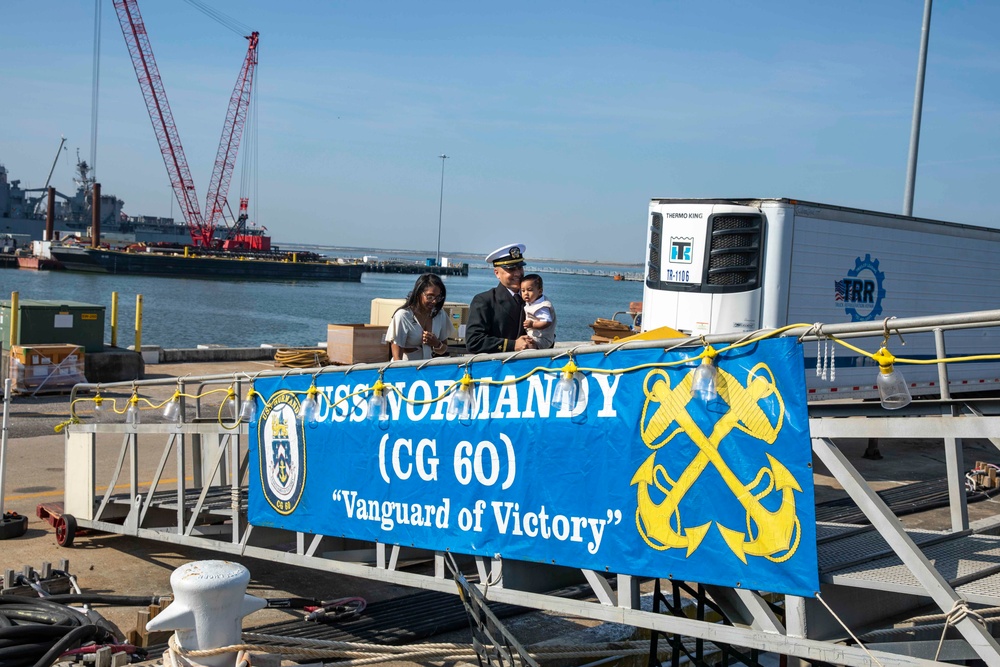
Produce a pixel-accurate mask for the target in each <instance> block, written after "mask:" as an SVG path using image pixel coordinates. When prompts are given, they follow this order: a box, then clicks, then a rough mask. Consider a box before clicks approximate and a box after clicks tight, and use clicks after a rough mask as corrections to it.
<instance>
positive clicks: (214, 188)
mask: <svg viewBox="0 0 1000 667" xmlns="http://www.w3.org/2000/svg"><path fill="white" fill-rule="evenodd" d="M259 37H260V33H258V32H256V31H254V32H252V33H251V34H250V35H249V36H248V37H247V38H246V39H247V40H249V42H250V43H249V45H248V46H247V55H246V58H245V59H244V60H243V67H242V68H241V69H240V74H239V76H238V77H237V79H236V85H235V86H234V87H233V94H232V96H231V97H230V98H229V110H228V111H227V112H226V121H225V123H223V125H222V137H221V138H220V139H219V150H218V152H217V153H216V156H215V167H214V168H213V169H212V179H211V181H210V182H209V185H208V197H207V198H206V200H205V216H206V218H207V219H206V224H207V226H208V227H209V228H211V229H215V227H216V225H217V224H218V221H219V218H220V216H221V215H222V210H223V207H225V205H226V197H227V196H228V195H229V184H230V182H231V181H232V178H233V168H234V167H235V166H236V154H237V152H238V151H239V148H240V140H241V139H242V138H243V127H244V126H245V125H246V120H247V112H248V111H249V109H250V95H251V92H252V90H253V75H254V71H255V69H256V67H257V41H258V39H259Z"/></svg>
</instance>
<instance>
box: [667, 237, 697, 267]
mask: <svg viewBox="0 0 1000 667" xmlns="http://www.w3.org/2000/svg"><path fill="white" fill-rule="evenodd" d="M693 247H694V237H688V238H681V237H676V236H671V237H670V261H671V262H675V263H678V264H690V263H691V248H693Z"/></svg>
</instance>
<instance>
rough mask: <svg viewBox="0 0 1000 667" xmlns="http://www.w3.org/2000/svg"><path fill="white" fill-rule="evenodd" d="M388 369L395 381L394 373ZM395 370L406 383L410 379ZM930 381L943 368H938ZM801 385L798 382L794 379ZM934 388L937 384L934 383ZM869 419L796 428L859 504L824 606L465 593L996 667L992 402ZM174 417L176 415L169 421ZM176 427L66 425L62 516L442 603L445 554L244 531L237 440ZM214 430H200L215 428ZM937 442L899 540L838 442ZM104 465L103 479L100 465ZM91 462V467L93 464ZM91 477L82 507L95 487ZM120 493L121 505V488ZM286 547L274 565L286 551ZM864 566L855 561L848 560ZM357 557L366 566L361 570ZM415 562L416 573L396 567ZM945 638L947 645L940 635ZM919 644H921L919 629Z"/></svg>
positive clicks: (824, 420) (748, 637)
mask: <svg viewBox="0 0 1000 667" xmlns="http://www.w3.org/2000/svg"><path fill="white" fill-rule="evenodd" d="M998 325H1000V311H982V312H977V313H964V314H959V315H946V316H940V317H921V318H909V319H898V320H891V321H886V322H859V323H851V324H836V325H812V326H809V327H801V328H797V329H790V330H788V331H785V332H783V334H782V335H785V336H796V337H799V338H800V339H801V340H802V341H804V342H810V341H815V340H817V339H823V338H826V337H829V336H836V337H838V338H844V339H851V340H858V339H863V338H866V337H875V338H877V337H880V336H886V335H887V334H892V335H896V334H897V333H899V334H903V335H905V336H915V335H920V334H927V335H932V336H935V337H936V339H938V340H940V341H941V347H940V349H943V341H944V338H945V337H946V335H947V334H948V332H951V331H954V330H962V329H968V328H988V327H996V326H998ZM741 338H744V339H745V338H747V336H743V337H739V338H738V337H735V336H706V337H705V338H697V339H683V340H681V339H678V340H671V341H669V345H671V346H676V345H680V346H683V345H702V344H704V343H706V342H707V343H711V344H721V343H727V342H734V341H737V340H740V339H741ZM663 346H664V341H636V342H628V341H624V342H621V343H618V344H617V345H613V346H608V345H603V346H592V345H581V346H579V347H578V348H574V350H573V352H574V353H578V354H584V353H588V352H600V353H611V352H612V351H614V350H616V349H621V348H627V349H635V348H662V347H663ZM567 353H568V352H567V350H555V351H526V352H523V353H516V354H514V355H493V356H488V357H487V356H477V357H476V358H475V359H476V360H477V361H478V360H484V359H512V358H539V359H542V358H545V359H557V358H559V357H560V356H563V355H566V354H567ZM469 362H470V359H469V358H467V357H466V358H458V359H449V358H441V359H435V360H431V361H428V362H423V363H424V364H425V365H453V364H459V365H461V364H468V363H469ZM391 365H392V366H402V365H404V364H402V363H393V364H391ZM406 365H416V364H413V363H410V364H406ZM385 367H386V366H385V365H357V366H352V367H327V368H324V369H292V370H287V371H284V372H282V371H265V372H262V373H259V374H256V375H254V376H252V377H251V376H249V375H246V374H235V375H233V374H230V375H208V376H202V377H185V378H179V379H158V380H148V381H141V382H134V383H133V382H129V383H119V384H102V385H100V386H98V385H78V386H77V387H76V388H75V389H74V394H73V399H74V405H76V404H77V401H76V399H78V398H81V397H82V396H83V395H84V394H83V393H82V392H94V391H100V392H104V393H105V394H108V393H111V392H116V391H118V392H125V393H126V394H127V393H132V394H135V393H138V392H141V393H143V394H146V393H148V394H149V395H150V396H153V395H156V394H157V393H159V395H160V396H161V397H164V396H166V397H169V396H170V395H171V391H173V392H176V393H178V394H180V395H181V398H182V402H185V401H184V400H183V398H184V397H183V395H184V394H187V393H188V391H187V390H188V389H189V388H192V387H200V388H201V389H199V390H197V392H196V393H197V394H198V395H200V394H202V393H203V389H204V388H206V387H217V388H222V387H225V388H226V391H227V396H228V389H229V388H230V387H232V389H233V392H234V393H236V394H237V395H238V396H242V395H243V390H244V389H245V387H246V385H247V384H248V383H249V381H250V380H252V379H259V378H261V377H271V376H287V375H292V374H301V375H316V374H317V373H323V374H326V373H349V372H353V371H354V370H359V369H360V370H365V369H375V368H385ZM942 367H943V364H942ZM808 370H809V369H807V372H808ZM943 386H945V387H947V386H948V385H947V382H946V381H945V382H944V385H943ZM876 405H877V404H873V403H859V402H845V403H844V404H839V405H834V404H830V403H823V404H820V405H816V406H812V407H811V408H810V410H811V414H810V420H809V427H810V431H811V437H812V447H813V453H814V455H815V459H816V460H818V461H820V462H822V463H823V465H825V466H826V468H827V469H828V470H829V471H830V473H831V474H832V475H833V477H834V478H835V479H836V481H837V482H838V483H839V484H840V485H841V487H842V488H843V489H844V490H845V491H846V492H847V494H848V495H849V496H850V497H851V498H852V499H853V500H854V501H855V502H856V503H857V504H858V506H859V507H860V509H861V510H862V511H863V512H864V514H865V516H866V517H867V518H868V520H869V521H870V523H871V526H870V527H865V526H856V525H841V524H828V525H820V526H818V531H817V532H818V551H819V560H820V565H821V570H820V572H821V576H820V580H821V596H817V597H816V598H802V597H796V596H791V595H787V596H784V600H783V609H784V615H783V617H781V616H779V615H776V614H775V613H774V611H773V607H772V606H771V605H769V604H767V602H766V601H765V600H764V599H763V597H762V596H761V595H760V594H759V593H758V592H756V591H751V590H745V589H742V588H724V587H720V586H705V589H706V590H707V591H708V593H709V594H710V595H711V597H712V598H713V599H714V601H715V602H716V603H717V604H718V605H719V606H720V607H722V608H725V609H726V610H727V615H728V618H729V621H730V622H731V623H732V625H725V624H719V623H714V622H709V621H706V620H705V619H704V618H695V619H691V618H686V617H678V616H666V615H662V614H655V613H653V612H651V611H645V610H643V609H642V608H641V605H640V583H641V582H640V578H638V577H635V576H629V575H624V574H616V573H606V572H596V571H592V570H582V571H580V572H579V576H580V577H581V578H582V579H583V580H585V581H586V582H587V583H588V584H589V585H590V586H591V588H592V591H593V595H594V598H595V599H594V600H577V599H567V598H563V597H559V596H555V595H550V594H548V593H547V592H545V591H547V590H552V589H554V588H558V587H559V582H558V581H557V579H556V578H555V577H556V576H557V575H556V573H555V571H553V570H551V569H546V568H544V566H540V565H538V564H525V563H519V562H517V561H511V560H509V559H505V558H504V557H503V554H497V556H496V557H495V558H492V559H491V558H486V557H480V556H477V557H471V558H469V559H467V560H466V561H465V562H466V563H467V564H468V566H469V567H471V568H472V571H474V573H475V574H477V575H478V577H479V580H480V581H483V582H485V581H489V582H490V586H489V590H488V595H489V599H491V600H496V601H499V602H504V603H510V604H516V605H520V606H524V607H530V608H535V609H543V610H548V611H551V612H554V613H562V614H570V615H574V616H578V617H582V618H588V619H593V620H597V621H605V622H616V623H623V624H627V625H632V626H636V627H640V628H646V629H649V630H653V631H657V632H661V633H666V634H674V635H684V636H689V637H694V638H699V639H703V640H707V641H710V642H715V643H718V644H730V645H735V646H740V647H747V648H752V649H757V650H760V651H766V652H774V653H779V654H783V655H787V656H791V657H793V658H799V659H801V660H804V661H811V662H826V663H831V664H845V665H869V664H872V661H873V659H877V661H878V662H879V663H881V664H882V665H886V666H889V665H913V666H916V665H930V664H940V663H937V662H936V659H945V658H947V659H959V658H961V659H971V658H978V659H981V660H983V661H984V662H985V663H986V664H989V665H997V666H998V667H1000V645H998V643H997V641H996V640H995V639H994V637H993V633H994V632H995V631H996V630H997V626H996V624H997V622H998V621H1000V616H998V617H987V618H985V619H981V621H979V620H976V618H975V614H974V613H972V614H969V613H967V612H968V611H973V610H974V609H975V608H982V607H1000V565H998V563H1000V537H997V536H994V535H992V534H991V532H992V531H994V530H997V529H998V527H1000V514H998V515H995V516H992V517H991V518H990V519H989V520H986V521H981V522H978V523H977V524H976V525H974V526H973V527H972V528H971V529H970V524H969V521H968V514H967V509H966V507H965V495H964V493H962V488H963V487H962V484H963V482H964V463H963V459H962V449H961V439H963V438H986V439H992V440H991V441H993V442H994V444H995V443H996V442H997V441H1000V416H997V414H998V413H1000V410H998V409H996V403H995V402H993V401H991V400H990V399H985V400H981V399H964V400H959V399H956V398H954V397H952V398H947V397H945V398H944V399H940V398H939V399H935V400H924V401H915V402H914V403H913V404H911V405H910V406H909V407H907V408H905V409H903V410H900V411H898V412H895V413H890V412H886V411H882V410H879V409H877V408H876V407H875V406H876ZM183 408H184V410H182V414H184V412H185V411H186V410H187V409H188V408H189V406H188V405H187V404H185V405H183ZM190 412H191V414H190V415H187V414H185V417H187V419H185V420H184V421H182V422H181V423H179V424H172V423H138V424H121V423H117V424H109V423H98V422H95V421H93V420H91V419H89V418H88V415H87V412H86V411H85V410H81V411H80V415H81V416H82V417H83V420H82V421H81V422H80V423H74V424H71V425H70V426H68V427H67V428H66V436H65V451H66V462H65V463H66V466H65V467H66V470H67V475H66V487H65V493H66V495H65V502H64V510H65V512H66V513H67V514H69V515H72V516H73V517H75V520H76V521H75V523H76V524H77V525H78V526H79V527H81V528H88V529H94V530H100V531H106V532H110V533H119V534H125V535H132V536H135V537H139V538H143V539H152V540H158V541H162V542H167V543H172V544H177V545H183V546H192V547H198V548H203V549H211V550H215V551H218V552H220V553H224V554H228V555H230V556H232V557H234V558H239V557H242V556H249V557H254V558H264V559H268V560H273V561H279V562H282V563H285V564H288V565H294V566H299V567H306V568H311V569H315V570H319V571H324V572H330V573H336V574H344V575H349V576H354V577H361V578H367V579H372V580H377V581H383V582H388V583H393V584H399V585H404V586H412V587H416V588H421V589H426V590H434V591H441V592H446V593H454V592H455V590H456V589H455V585H454V581H452V580H451V579H450V578H449V577H448V575H447V574H446V568H445V560H444V559H445V554H444V553H443V552H422V551H420V550H415V549H410V548H405V547H403V546H401V545H398V544H387V543H382V542H371V543H364V544H362V545H361V546H362V547H363V553H362V554H361V559H360V560H359V549H358V543H357V542H356V541H353V540H346V539H343V538H338V537H331V536H325V535H319V534H309V533H303V532H290V531H282V530H278V529H274V528H260V527H255V526H253V525H250V524H249V523H248V522H247V519H246V503H247V493H248V489H247V479H248V456H247V444H248V443H247V435H248V432H247V424H246V423H244V422H240V421H237V415H236V414H234V413H226V412H224V408H219V409H217V408H216V406H208V405H207V404H205V405H198V406H197V411H195V410H193V409H192V410H191V411H190ZM213 414H214V415H219V414H221V415H222V418H221V419H214V420H213V419H212V418H211V416H212V415H213ZM855 437H878V438H916V437H919V438H939V439H941V440H942V441H943V442H944V446H945V451H946V458H947V462H946V463H947V465H946V470H945V471H944V475H945V476H946V477H947V478H948V480H949V484H951V485H953V486H952V493H950V496H949V498H950V502H951V508H950V513H951V520H952V521H951V523H952V526H951V529H950V530H946V531H927V530H913V529H907V528H905V527H904V526H903V524H902V523H901V522H900V521H899V519H898V518H897V517H895V516H894V515H893V514H892V512H891V511H890V510H889V508H888V507H887V506H886V504H885V503H884V502H883V501H882V499H881V498H880V497H879V496H878V495H877V494H876V493H875V491H874V490H873V489H872V488H871V486H870V485H869V484H868V483H867V482H866V481H865V480H864V478H863V477H862V476H861V475H860V474H859V473H858V471H857V469H856V468H855V467H854V466H853V465H852V464H851V462H850V461H849V460H848V459H847V457H846V456H845V455H844V454H843V452H842V451H841V450H840V449H839V448H838V446H837V444H836V442H837V440H838V439H841V438H855ZM111 460H113V461H114V463H113V464H112V465H110V466H107V465H106V462H107V461H111ZM99 462H104V463H99ZM99 473H104V474H106V477H104V478H102V480H101V481H102V482H103V483H102V484H101V486H103V487H106V489H107V490H106V491H104V492H103V493H97V491H96V490H97V489H98V474H99ZM123 478H127V491H123V492H121V493H119V492H117V490H116V489H118V488H120V482H121V480H122V479H123ZM289 544H294V548H293V549H291V550H289V549H288V548H287V545H289ZM866 553H867V554H871V556H872V557H871V558H870V559H867V558H861V559H859V554H862V555H863V554H866ZM366 554H367V555H366ZM418 559H422V560H423V562H424V563H425V565H423V566H416V567H412V566H410V564H412V563H414V562H416V561H417V560H418ZM928 605H930V606H931V608H932V609H933V608H936V609H937V610H938V612H937V613H938V614H939V615H941V618H944V615H949V619H951V620H949V621H948V622H947V623H948V624H950V625H952V626H953V628H954V630H953V631H952V632H953V633H956V634H948V633H947V632H946V633H945V636H944V637H942V639H943V641H938V636H941V624H938V625H937V626H933V627H934V628H935V629H934V630H933V632H934V633H937V635H938V636H933V637H932V636H930V635H929V634H928V633H929V632H931V631H930V630H922V629H921V627H922V626H919V625H918V626H915V627H914V628H910V629H909V630H908V631H907V632H908V633H909V634H908V635H906V639H907V640H908V641H906V642H896V643H891V642H879V643H878V646H877V649H873V650H870V649H869V648H866V647H864V646H858V645H854V644H852V643H850V640H848V641H847V642H845V641H844V640H845V639H846V638H847V636H848V630H847V628H856V629H858V630H859V631H860V630H862V629H863V630H865V631H871V630H873V629H876V628H887V629H888V628H892V627H893V625H892V622H893V620H894V619H898V618H900V617H903V616H905V615H906V614H913V613H917V612H921V611H924V610H926V609H927V607H928ZM948 624H945V625H944V630H945V631H947V630H948ZM928 627H931V626H928Z"/></svg>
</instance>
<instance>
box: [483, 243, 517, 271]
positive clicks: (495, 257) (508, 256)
mask: <svg viewBox="0 0 1000 667" xmlns="http://www.w3.org/2000/svg"><path fill="white" fill-rule="evenodd" d="M486 261H487V262H489V263H491V264H492V265H493V266H521V265H523V264H524V244H523V243H515V244H513V245H505V246H502V247H500V248H497V249H496V250H494V251H493V252H491V253H490V254H488V255H486Z"/></svg>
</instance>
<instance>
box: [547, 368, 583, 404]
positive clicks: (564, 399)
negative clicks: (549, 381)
mask: <svg viewBox="0 0 1000 667" xmlns="http://www.w3.org/2000/svg"><path fill="white" fill-rule="evenodd" d="M578 396H579V387H578V383H577V381H576V378H575V377H574V376H570V377H566V374H565V373H564V374H562V375H561V376H560V377H559V381H558V382H556V389H555V391H554V392H553V393H552V400H553V401H554V402H555V404H556V405H558V406H559V409H560V410H573V408H575V407H576V399H577V397H578Z"/></svg>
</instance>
